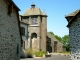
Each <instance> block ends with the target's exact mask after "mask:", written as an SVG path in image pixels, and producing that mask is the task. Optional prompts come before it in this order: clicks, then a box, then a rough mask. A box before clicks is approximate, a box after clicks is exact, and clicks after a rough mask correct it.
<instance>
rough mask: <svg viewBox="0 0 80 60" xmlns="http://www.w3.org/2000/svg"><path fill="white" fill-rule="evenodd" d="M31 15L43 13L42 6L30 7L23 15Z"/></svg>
mask: <svg viewBox="0 0 80 60" xmlns="http://www.w3.org/2000/svg"><path fill="white" fill-rule="evenodd" d="M29 15H42V12H41V10H40V8H29V9H27V10H26V12H25V13H24V14H23V16H29Z"/></svg>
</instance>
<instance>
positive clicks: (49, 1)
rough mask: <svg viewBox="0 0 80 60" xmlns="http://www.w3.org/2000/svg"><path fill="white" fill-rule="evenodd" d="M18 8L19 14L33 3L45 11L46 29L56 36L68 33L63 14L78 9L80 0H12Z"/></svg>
mask: <svg viewBox="0 0 80 60" xmlns="http://www.w3.org/2000/svg"><path fill="white" fill-rule="evenodd" d="M13 1H14V2H15V4H16V5H17V6H18V7H19V8H20V10H21V11H20V12H19V13H20V14H23V13H24V12H25V11H26V9H28V8H30V7H31V4H32V3H34V4H35V5H36V7H39V8H40V9H41V11H42V12H43V11H44V10H45V11H46V14H47V15H48V17H47V31H48V32H50V31H52V32H54V34H56V35H58V36H61V37H62V36H64V35H67V34H69V31H68V28H67V27H66V26H67V24H68V23H67V21H66V19H65V15H68V14H69V13H72V12H74V11H75V10H77V9H80V0H13Z"/></svg>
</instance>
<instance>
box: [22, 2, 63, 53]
mask: <svg viewBox="0 0 80 60" xmlns="http://www.w3.org/2000/svg"><path fill="white" fill-rule="evenodd" d="M21 19H22V20H21V21H25V22H27V23H28V34H27V35H28V39H26V40H27V44H25V45H27V49H30V48H31V49H33V50H34V51H35V50H37V51H49V52H54V50H55V52H61V51H63V48H62V47H63V44H61V43H60V42H59V41H58V40H57V39H56V38H55V37H53V36H50V34H48V33H47V15H46V12H45V11H44V12H42V11H41V10H40V8H38V7H35V4H32V5H31V8H29V9H27V10H26V11H25V13H24V14H23V15H22V18H21ZM49 41H51V43H50V42H49ZM54 42H55V44H54ZM59 43H60V44H59ZM54 45H55V46H56V48H54V47H55V46H54ZM49 46H50V47H51V48H49ZM59 48H60V49H59Z"/></svg>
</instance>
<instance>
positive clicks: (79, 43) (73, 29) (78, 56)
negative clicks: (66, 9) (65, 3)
mask: <svg viewBox="0 0 80 60" xmlns="http://www.w3.org/2000/svg"><path fill="white" fill-rule="evenodd" d="M65 18H66V19H67V21H68V25H67V27H68V28H69V37H70V52H71V60H80V9H79V10H76V11H74V12H73V13H71V14H69V15H67V16H66V17H65Z"/></svg>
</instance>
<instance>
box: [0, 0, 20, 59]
mask: <svg viewBox="0 0 80 60" xmlns="http://www.w3.org/2000/svg"><path fill="white" fill-rule="evenodd" d="M0 60H20V32H19V27H18V20H17V13H16V10H15V9H13V12H12V13H11V16H10V15H8V5H7V4H6V3H5V2H4V0H0Z"/></svg>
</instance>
